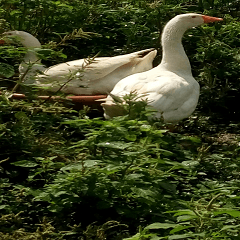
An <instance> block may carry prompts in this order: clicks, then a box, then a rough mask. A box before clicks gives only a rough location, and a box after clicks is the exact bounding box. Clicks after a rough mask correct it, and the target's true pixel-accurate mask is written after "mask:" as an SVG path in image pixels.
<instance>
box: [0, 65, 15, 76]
mask: <svg viewBox="0 0 240 240" xmlns="http://www.w3.org/2000/svg"><path fill="white" fill-rule="evenodd" d="M14 74H15V71H14V67H13V66H11V65H9V64H7V63H0V75H2V76H4V77H6V78H10V77H12V76H13V75H14Z"/></svg>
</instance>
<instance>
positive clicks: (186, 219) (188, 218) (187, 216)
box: [177, 215, 197, 222]
mask: <svg viewBox="0 0 240 240" xmlns="http://www.w3.org/2000/svg"><path fill="white" fill-rule="evenodd" d="M194 218H197V216H196V215H195V216H190V215H183V216H179V217H177V221H178V222H185V221H189V220H191V219H194Z"/></svg>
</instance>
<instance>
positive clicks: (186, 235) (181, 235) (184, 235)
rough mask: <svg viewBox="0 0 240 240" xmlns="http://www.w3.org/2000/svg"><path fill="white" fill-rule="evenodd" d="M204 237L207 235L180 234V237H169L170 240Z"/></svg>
mask: <svg viewBox="0 0 240 240" xmlns="http://www.w3.org/2000/svg"><path fill="white" fill-rule="evenodd" d="M197 236H198V237H204V236H205V233H204V232H203V233H198V234H193V233H186V234H179V235H172V236H169V237H168V239H169V240H175V239H184V240H185V239H188V238H189V237H197ZM194 239H197V238H194Z"/></svg>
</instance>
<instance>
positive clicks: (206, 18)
mask: <svg viewBox="0 0 240 240" xmlns="http://www.w3.org/2000/svg"><path fill="white" fill-rule="evenodd" d="M202 18H203V20H204V23H211V22H217V21H223V19H222V18H217V17H210V16H207V15H202Z"/></svg>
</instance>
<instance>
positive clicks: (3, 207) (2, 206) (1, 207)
mask: <svg viewBox="0 0 240 240" xmlns="http://www.w3.org/2000/svg"><path fill="white" fill-rule="evenodd" d="M7 207H9V205H6V204H5V205H0V210H1V209H5V208H7Z"/></svg>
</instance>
